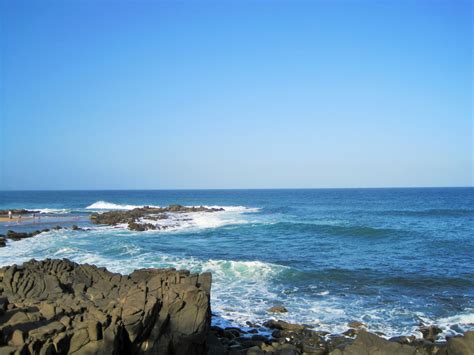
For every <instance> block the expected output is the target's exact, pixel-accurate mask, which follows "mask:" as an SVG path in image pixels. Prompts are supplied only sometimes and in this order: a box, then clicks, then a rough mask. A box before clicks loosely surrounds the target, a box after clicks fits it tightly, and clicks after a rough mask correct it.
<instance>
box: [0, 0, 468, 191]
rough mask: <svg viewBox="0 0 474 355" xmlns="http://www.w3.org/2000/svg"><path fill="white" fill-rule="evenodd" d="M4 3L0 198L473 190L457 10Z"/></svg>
mask: <svg viewBox="0 0 474 355" xmlns="http://www.w3.org/2000/svg"><path fill="white" fill-rule="evenodd" d="M0 3H1V7H0V19H1V101H0V105H1V106H0V115H1V116H0V119H1V127H0V129H1V132H0V139H1V142H0V159H1V162H0V163H1V165H0V167H1V172H0V189H104V188H109V189H120V188H138V189H147V188H158V189H160V188H163V189H165V188H265V187H268V188H271V187H380V186H459V185H462V186H471V185H472V184H473V173H474V168H473V150H474V145H473V126H472V125H473V123H472V101H473V95H472V64H473V62H472V53H471V51H472V44H473V43H472V27H471V21H472V15H473V13H472V5H471V2H470V1H437V0H433V1H431V0H429V1H428V0H427V1H412V0H410V1H398V0H397V1H395V0H393V1H374V0H367V1H342V0H341V1H329V0H324V1H289V0H288V1H277V0H276V1H269V0H268V1H265V0H261V1H245V0H239V1H225V0H224V1H222V0H216V1H145V0H137V1H132V0H130V1H120V0H118V1H117V0H114V1H112V0H111V1H101V0H69V1H64V0H57V1H50V0H38V1H33V0H25V1H18V0H0Z"/></svg>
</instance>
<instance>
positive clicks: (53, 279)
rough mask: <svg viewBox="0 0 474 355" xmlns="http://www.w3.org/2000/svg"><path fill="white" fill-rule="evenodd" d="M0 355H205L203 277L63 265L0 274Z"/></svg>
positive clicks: (206, 279)
mask: <svg viewBox="0 0 474 355" xmlns="http://www.w3.org/2000/svg"><path fill="white" fill-rule="evenodd" d="M0 280H1V282H0V334H1V339H0V354H4V353H6V354H9V353H15V352H16V351H17V352H18V353H21V354H56V353H57V354H144V353H147V354H205V353H206V341H207V334H208V330H209V326H210V317H211V313H210V304H209V297H210V288H211V275H210V274H209V273H203V274H200V275H198V274H190V273H189V272H188V271H176V270H174V269H141V270H136V271H134V272H133V273H132V274H130V275H129V276H124V275H120V274H114V273H111V272H109V271H107V270H106V269H105V268H98V267H95V266H91V265H87V264H84V265H79V264H76V263H73V262H71V261H69V260H66V259H65V260H49V259H47V260H45V261H41V262H38V261H34V260H32V261H29V262H27V263H25V264H23V265H21V266H17V265H13V266H9V267H4V268H1V269H0Z"/></svg>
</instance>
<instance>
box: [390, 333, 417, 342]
mask: <svg viewBox="0 0 474 355" xmlns="http://www.w3.org/2000/svg"><path fill="white" fill-rule="evenodd" d="M415 340H416V337H415V336H414V335H411V336H397V337H392V338H390V339H389V341H394V342H397V343H400V344H413V342H414V341H415Z"/></svg>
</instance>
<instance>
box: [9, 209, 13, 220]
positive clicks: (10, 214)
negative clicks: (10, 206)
mask: <svg viewBox="0 0 474 355" xmlns="http://www.w3.org/2000/svg"><path fill="white" fill-rule="evenodd" d="M12 218H13V216H12V211H8V219H12Z"/></svg>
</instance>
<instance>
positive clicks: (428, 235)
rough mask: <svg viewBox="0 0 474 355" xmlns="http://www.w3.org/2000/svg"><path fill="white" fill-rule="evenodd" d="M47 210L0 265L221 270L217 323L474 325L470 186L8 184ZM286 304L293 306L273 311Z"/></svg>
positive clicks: (449, 329)
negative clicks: (119, 219) (145, 218)
mask: <svg viewBox="0 0 474 355" xmlns="http://www.w3.org/2000/svg"><path fill="white" fill-rule="evenodd" d="M169 204H181V205H186V206H200V205H204V206H219V207H223V208H224V210H225V211H222V212H214V213H208V212H201V213H193V214H186V215H176V216H172V218H171V219H170V221H168V223H170V227H169V228H168V229H166V230H161V231H146V232H132V231H129V230H127V229H126V228H124V227H121V226H118V227H109V226H98V225H94V224H91V223H90V221H89V218H88V215H89V214H90V213H91V212H94V211H96V212H102V211H107V210H114V209H132V208H134V207H137V206H144V205H149V206H167V205H169ZM13 208H27V209H37V210H41V214H40V215H39V216H40V218H38V219H37V220H36V223H35V224H34V225H32V224H28V223H26V221H23V222H22V223H16V222H6V223H5V222H4V223H0V234H4V233H5V232H6V230H8V229H12V230H15V231H27V230H35V229H42V228H49V227H51V226H54V225H56V224H59V225H62V226H66V227H67V226H71V225H73V224H76V225H78V226H80V227H82V228H84V229H85V230H82V231H80V230H78V231H72V230H71V229H63V230H52V231H50V232H47V233H43V234H40V235H38V236H36V237H34V238H29V239H25V240H22V241H16V242H14V241H10V242H8V245H7V246H6V247H4V248H0V265H9V264H13V263H17V264H18V263H22V262H24V261H27V260H30V259H32V258H34V259H44V258H68V259H71V260H73V261H76V262H80V263H91V264H95V265H99V266H105V267H107V268H108V269H109V270H111V271H114V272H121V273H129V272H131V271H133V270H134V269H136V268H144V267H174V268H177V269H189V270H191V271H193V272H203V271H210V272H212V274H213V285H212V295H211V298H212V310H213V314H214V317H213V322H214V323H215V324H224V325H230V324H233V325H237V326H243V327H245V325H246V322H247V321H250V322H256V323H260V324H261V323H262V322H264V321H266V320H268V319H271V318H278V319H283V320H286V321H289V322H296V323H304V324H308V325H311V326H314V327H315V328H316V329H319V330H326V331H330V332H333V333H337V332H342V331H344V330H346V329H347V328H348V326H347V323H348V322H351V321H361V322H363V323H365V324H367V326H368V329H369V330H372V331H378V332H382V333H384V334H385V335H386V336H392V335H401V334H404V335H408V334H415V335H420V333H418V331H417V329H418V327H419V325H420V324H426V325H428V324H436V325H438V326H440V327H441V328H442V329H443V331H444V333H445V334H446V335H448V334H457V333H460V332H463V331H466V330H469V329H471V330H472V329H474V188H410V189H275V190H188V191H186V190H176V191H173V190H167V191H165V190H163V191H160V190H153V191H138V190H133V191H16V192H14V191H11V192H7V191H3V192H0V209H13ZM275 305H283V306H285V307H286V308H287V309H288V313H283V314H279V315H277V316H276V315H274V314H269V313H267V309H268V308H270V307H271V306H275Z"/></svg>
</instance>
